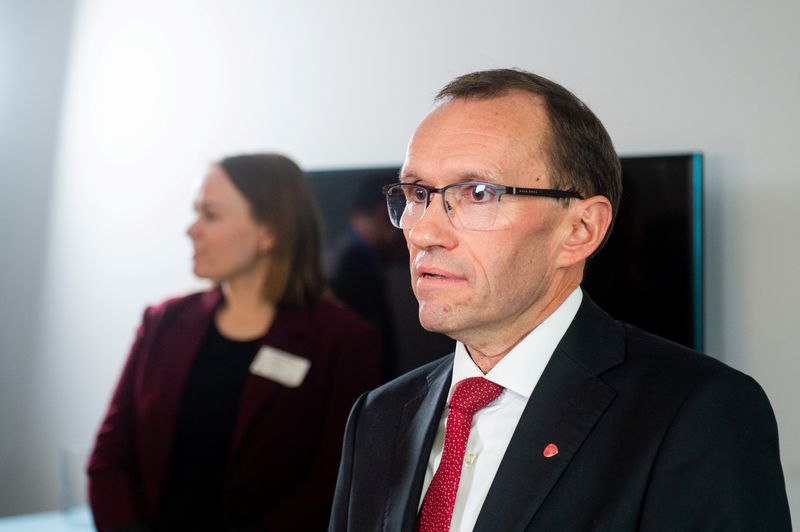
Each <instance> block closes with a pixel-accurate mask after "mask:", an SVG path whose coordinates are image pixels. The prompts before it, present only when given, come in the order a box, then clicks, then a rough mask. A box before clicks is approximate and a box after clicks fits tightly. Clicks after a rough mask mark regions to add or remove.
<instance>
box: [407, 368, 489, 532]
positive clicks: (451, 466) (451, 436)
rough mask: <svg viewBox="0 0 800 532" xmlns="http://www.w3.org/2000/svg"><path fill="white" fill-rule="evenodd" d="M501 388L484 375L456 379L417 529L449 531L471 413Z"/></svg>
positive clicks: (485, 403) (438, 531) (421, 530)
mask: <svg viewBox="0 0 800 532" xmlns="http://www.w3.org/2000/svg"><path fill="white" fill-rule="evenodd" d="M502 391H503V387H502V386H500V385H499V384H495V383H493V382H491V381H488V380H486V379H484V378H483V377H471V378H469V379H464V380H463V381H459V382H458V383H457V384H456V385H455V387H454V388H453V396H452V397H451V398H450V405H449V407H450V413H449V414H448V416H447V427H446V429H445V433H444V448H443V450H442V458H441V460H440V461H439V468H438V469H437V470H436V473H435V474H434V475H433V480H431V484H430V486H428V491H427V492H426V493H425V498H424V499H423V500H422V508H421V509H420V511H419V521H418V523H417V530H418V531H419V532H446V531H448V530H450V521H451V520H452V518H453V506H454V505H455V503H456V493H457V492H458V482H459V480H461V466H462V464H463V462H464V450H465V449H466V447H467V440H468V439H469V430H470V427H471V426H472V416H473V415H474V414H475V412H477V411H478V410H480V409H481V408H483V407H484V406H486V405H488V404H489V403H491V402H492V401H494V400H495V399H497V397H498V396H499V395H500V393H501V392H502Z"/></svg>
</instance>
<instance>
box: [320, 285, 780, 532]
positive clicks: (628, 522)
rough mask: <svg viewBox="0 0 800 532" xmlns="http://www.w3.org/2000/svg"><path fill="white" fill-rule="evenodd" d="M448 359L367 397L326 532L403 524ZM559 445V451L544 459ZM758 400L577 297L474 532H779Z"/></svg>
mask: <svg viewBox="0 0 800 532" xmlns="http://www.w3.org/2000/svg"><path fill="white" fill-rule="evenodd" d="M452 361H453V359H452V355H450V356H448V357H445V358H443V359H440V360H439V361H435V362H433V363H431V364H428V365H426V366H423V367H422V368H419V369H418V370H415V371H413V372H411V373H409V374H406V375H405V376H402V377H400V378H398V379H396V380H394V381H392V382H390V383H388V384H386V385H384V386H383V387H381V388H379V389H377V390H374V391H372V392H369V393H367V394H365V395H363V396H362V397H361V398H360V399H359V400H358V402H357V403H356V405H355V406H354V407H353V411H352V413H351V414H350V419H349V421H348V427H347V432H346V435H345V448H344V452H343V456H342V463H341V466H340V469H339V479H338V484H337V488H336V496H335V499H334V509H333V515H332V518H331V525H330V528H329V530H331V531H337V532H338V531H345V530H347V531H354V532H356V531H357V532H367V531H378V530H383V531H393V532H396V531H411V530H413V529H414V524H415V517H416V513H417V505H418V503H419V500H420V492H421V489H422V484H423V479H424V474H425V467H426V463H427V461H428V456H429V454H430V450H431V446H432V442H433V438H434V435H435V433H436V428H437V424H438V422H439V419H440V416H441V414H442V409H443V408H444V402H445V399H446V394H447V391H448V389H449V384H450V378H451V370H452ZM550 443H555V444H556V445H557V446H558V449H559V452H558V454H556V455H555V456H553V457H550V458H546V457H544V455H543V451H544V449H545V447H546V446H547V445H548V444H550ZM790 528H791V525H790V522H789V510H788V503H787V499H786V492H785V485H784V479H783V473H782V470H781V464H780V459H779V453H778V438H777V427H776V424H775V419H774V416H773V413H772V409H771V407H770V405H769V402H768V401H767V398H766V396H765V395H764V392H763V391H762V390H761V388H760V387H759V386H758V384H757V383H756V382H755V381H753V380H752V379H751V378H750V377H747V376H746V375H744V374H742V373H740V372H738V371H735V370H733V369H731V368H729V367H727V366H725V365H724V364H722V363H720V362H719V361H717V360H714V359H712V358H709V357H706V356H704V355H701V354H699V353H696V352H693V351H690V350H688V349H686V348H684V347H681V346H679V345H676V344H673V343H671V342H668V341H666V340H664V339H662V338H658V337H655V336H652V335H649V334H647V333H644V332H642V331H640V330H638V329H636V328H633V327H631V326H629V325H626V324H622V323H619V322H615V321H613V320H612V319H611V318H609V317H608V316H607V315H606V314H605V313H604V312H603V311H601V310H600V309H599V308H598V307H597V306H595V305H594V303H592V302H591V301H590V300H589V298H588V297H586V296H585V295H584V300H583V303H582V305H581V308H580V310H579V312H578V314H577V315H576V317H575V319H574V321H573V323H572V325H571V326H570V328H569V329H568V331H567V333H566V334H565V336H564V338H563V339H562V341H561V342H560V344H559V345H558V347H557V348H556V350H555V352H554V353H553V356H552V358H551V360H550V362H549V363H548V365H547V367H546V369H545V371H544V373H543V374H542V376H541V379H540V380H539V383H538V384H537V385H536V388H535V389H534V391H533V394H532V395H531V397H530V400H529V401H528V404H527V406H526V407H525V410H524V412H523V414H522V418H521V419H520V422H519V425H518V426H517V429H516V431H515V433H514V435H513V437H512V439H511V442H510V444H509V446H508V449H507V451H506V453H505V455H504V457H503V460H502V462H501V464H500V467H499V469H498V471H497V475H496V477H495V479H494V482H493V483H492V486H491V488H490V490H489V493H488V495H487V498H486V501H485V502H484V505H483V507H482V509H481V512H480V515H479V517H478V521H477V523H476V525H475V530H476V531H486V532H498V531H500V532H505V531H518V530H528V531H533V530H536V531H548V532H549V531H559V532H563V531H576V532H577V531H581V532H584V531H587V530H608V531H615V532H619V531H625V530H645V531H662V530H663V531H665V532H666V531H669V532H674V531H677V530H703V531H705V530H726V531H729V530H741V531H756V530H764V531H770V532H775V531H784V530H790Z"/></svg>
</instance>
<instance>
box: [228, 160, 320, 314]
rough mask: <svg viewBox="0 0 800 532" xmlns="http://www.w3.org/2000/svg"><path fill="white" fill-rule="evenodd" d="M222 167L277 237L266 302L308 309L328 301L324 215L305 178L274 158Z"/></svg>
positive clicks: (292, 166)
mask: <svg viewBox="0 0 800 532" xmlns="http://www.w3.org/2000/svg"><path fill="white" fill-rule="evenodd" d="M219 166H220V167H222V169H223V170H224V171H225V173H226V174H227V175H228V177H229V178H230V180H231V182H232V183H233V184H234V186H235V187H236V188H237V189H238V190H239V192H241V194H242V195H243V196H244V197H245V199H246V200H247V203H248V204H249V205H250V211H251V214H252V216H253V218H255V219H256V220H258V221H259V222H263V223H265V224H266V225H267V226H268V227H269V228H270V230H271V231H272V232H273V234H274V236H275V246H274V248H273V249H272V251H271V257H270V264H269V271H268V273H267V279H266V282H265V283H264V297H265V298H266V300H267V301H270V302H272V303H274V304H280V305H304V304H306V303H308V302H310V301H313V300H316V299H320V298H322V297H324V296H327V294H328V288H327V285H326V283H325V279H324V277H323V274H322V265H321V258H320V245H321V236H320V226H319V213H318V208H317V205H316V202H315V201H314V197H313V196H312V194H311V187H310V185H309V182H308V177H307V176H306V173H305V172H303V170H301V169H300V167H299V166H297V164H296V163H295V162H294V161H292V160H291V159H289V158H288V157H285V156H283V155H278V154H275V153H259V154H248V155H236V156H232V157H226V158H224V159H222V160H221V161H220V162H219Z"/></svg>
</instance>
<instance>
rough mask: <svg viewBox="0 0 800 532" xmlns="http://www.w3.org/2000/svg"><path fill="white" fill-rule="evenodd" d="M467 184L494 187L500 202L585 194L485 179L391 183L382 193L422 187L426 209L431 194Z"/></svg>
mask: <svg viewBox="0 0 800 532" xmlns="http://www.w3.org/2000/svg"><path fill="white" fill-rule="evenodd" d="M465 185H472V186H479V185H482V186H485V187H490V188H492V189H494V190H495V191H496V192H497V202H498V203H499V202H500V199H501V198H502V197H503V194H509V195H511V196H538V197H543V198H555V199H572V198H575V199H583V195H581V194H580V193H579V192H576V191H574V190H558V189H554V188H526V187H512V186H509V185H500V184H498V183H487V182H485V181H458V182H455V183H450V184H448V185H445V186H443V187H441V188H435V187H428V186H425V185H420V184H419V183H391V184H389V185H384V186H383V187H381V193H382V194H383V195H384V196H386V199H387V201H388V199H389V191H391V190H392V188H394V187H397V186H401V187H402V186H412V187H416V188H419V189H422V190H424V191H425V210H427V209H428V207H429V206H430V204H431V194H441V195H442V197H444V193H445V192H446V191H447V189H449V188H453V187H463V186H465ZM387 206H388V205H387ZM390 210H391V208H390ZM445 210H446V211H449V209H448V208H447V205H445ZM392 224H393V225H395V226H396V227H399V225H396V224H395V223H394V221H392Z"/></svg>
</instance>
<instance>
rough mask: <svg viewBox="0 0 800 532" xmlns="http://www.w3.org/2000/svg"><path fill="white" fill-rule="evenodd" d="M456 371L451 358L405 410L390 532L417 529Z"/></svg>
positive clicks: (391, 499)
mask: <svg viewBox="0 0 800 532" xmlns="http://www.w3.org/2000/svg"><path fill="white" fill-rule="evenodd" d="M452 369H453V357H452V355H451V356H449V357H446V358H445V359H443V360H442V362H441V364H440V365H439V366H438V367H436V369H434V370H433V371H432V372H431V373H429V374H428V377H427V379H426V381H425V384H424V386H422V387H421V388H420V391H419V393H418V394H417V395H416V396H414V397H413V398H412V399H411V400H410V401H408V402H406V403H405V404H404V405H403V407H402V410H401V413H400V423H399V426H398V431H397V437H396V439H395V442H394V445H395V451H394V453H393V454H392V455H390V456H394V457H395V459H394V461H393V463H392V466H393V467H392V471H391V473H390V476H389V479H390V486H389V488H390V490H391V491H390V493H389V496H388V497H387V504H386V511H385V513H384V516H385V519H384V530H386V531H392V532H397V531H398V530H401V531H412V530H414V527H415V525H416V519H417V506H418V505H419V497H420V494H421V492H422V484H423V482H424V480H425V469H426V467H427V464H428V456H429V455H430V452H431V447H432V446H433V440H434V438H435V436H436V429H437V427H438V426H439V420H440V419H441V415H442V409H443V408H444V403H445V400H446V399H447V391H448V389H449V387H450V379H451V378H452V374H453V372H452ZM398 524H399V525H400V526H398Z"/></svg>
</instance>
